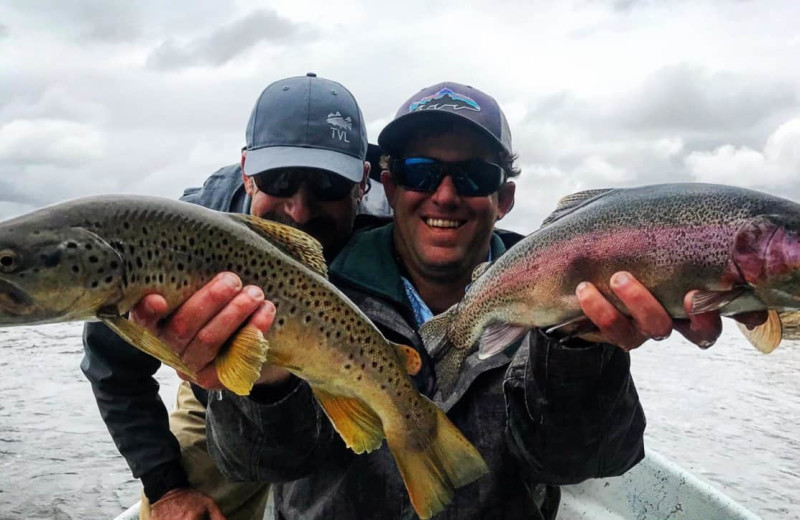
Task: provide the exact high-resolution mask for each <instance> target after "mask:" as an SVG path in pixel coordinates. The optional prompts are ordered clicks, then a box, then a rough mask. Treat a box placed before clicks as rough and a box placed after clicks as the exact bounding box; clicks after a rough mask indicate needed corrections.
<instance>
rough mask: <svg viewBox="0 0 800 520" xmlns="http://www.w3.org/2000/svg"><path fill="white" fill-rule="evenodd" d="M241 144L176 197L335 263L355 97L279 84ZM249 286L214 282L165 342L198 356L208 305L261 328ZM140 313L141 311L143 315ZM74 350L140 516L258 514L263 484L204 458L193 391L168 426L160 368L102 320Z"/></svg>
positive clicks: (202, 400)
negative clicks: (291, 230)
mask: <svg viewBox="0 0 800 520" xmlns="http://www.w3.org/2000/svg"><path fill="white" fill-rule="evenodd" d="M246 140H247V146H246V148H245V149H244V150H242V156H241V162H240V164H237V165H233V166H228V167H226V168H222V169H221V170H219V171H218V172H216V173H215V174H214V175H212V176H211V177H210V178H209V179H208V180H207V181H206V182H205V184H204V185H203V187H202V188H199V189H190V190H187V191H186V193H185V195H184V197H183V200H185V201H188V202H192V203H195V204H199V205H202V206H205V207H208V208H211V209H215V210H219V211H228V212H235V213H248V214H251V215H255V216H258V217H262V218H267V219H271V220H275V221H279V222H283V223H285V224H289V225H291V226H294V227H297V228H299V229H302V230H304V231H306V232H308V233H309V234H311V235H312V236H314V237H316V238H317V239H318V240H320V242H322V244H323V248H324V253H325V255H326V257H327V258H329V259H330V258H333V256H335V254H336V252H337V251H338V250H339V249H340V248H341V247H342V246H343V245H344V243H345V242H346V241H347V239H348V238H349V237H350V235H351V233H352V229H353V222H354V219H355V217H356V213H357V209H358V204H359V200H360V199H361V197H362V196H363V194H364V191H365V188H366V182H367V181H366V179H367V175H368V173H369V163H367V162H365V159H366V152H367V136H366V129H365V125H364V120H363V116H362V114H361V110H360V109H359V107H358V104H357V103H356V100H355V99H354V98H353V96H352V95H351V94H350V92H349V91H348V90H347V89H346V88H344V87H343V86H342V85H341V84H339V83H336V82H334V81H330V80H326V79H323V78H318V77H316V75H315V74H311V73H309V74H308V75H306V76H301V77H294V78H287V79H283V80H280V81H277V82H275V83H273V84H271V85H269V86H268V87H267V88H266V89H265V90H264V91H263V92H262V94H261V95H260V96H259V98H258V100H257V102H256V105H255V107H254V108H253V111H252V114H251V116H250V121H249V123H248V125H247V132H246ZM255 289H256V288H253V287H242V285H241V282H240V281H239V280H238V278H236V277H235V276H232V275H228V276H226V275H224V274H223V275H221V276H219V277H217V278H216V279H215V280H214V281H212V282H211V283H210V284H209V285H208V286H207V287H206V288H205V289H204V290H202V291H201V292H200V293H199V294H198V295H196V296H198V297H200V298H204V305H203V306H202V309H200V310H198V309H195V310H193V311H192V313H191V314H190V315H189V316H188V319H187V315H185V314H181V313H180V311H179V312H177V313H176V314H174V315H173V316H171V319H170V320H166V321H165V322H164V323H163V326H164V327H169V326H170V325H174V324H176V323H183V325H182V326H180V331H179V332H176V331H175V330H174V329H172V328H171V329H169V330H170V331H171V338H170V339H171V341H173V342H175V343H177V344H182V345H183V348H184V349H189V350H190V351H191V349H195V348H197V347H200V348H202V347H203V344H204V341H207V340H208V336H205V335H204V333H203V332H201V331H200V330H197V329H194V328H193V324H194V323H197V322H198V321H197V320H206V321H209V320H210V317H211V316H214V315H215V314H216V310H218V309H219V308H220V307H221V305H220V306H217V305H218V304H217V302H218V301H222V302H223V304H224V303H230V305H231V307H230V308H231V309H234V310H235V311H237V312H240V313H242V314H243V316H247V315H249V314H251V313H254V314H253V317H252V319H253V320H254V322H255V323H260V322H261V321H263V309H262V307H263V301H264V297H263V294H260V290H259V291H257V292H258V293H259V294H258V295H257V296H256V297H252V296H251V294H252V293H251V291H253V290H255ZM162 303H163V301H162V300H161V299H160V297H159V296H151V297H150V298H149V299H148V300H147V305H150V306H152V308H154V309H155V310H156V311H157V310H158V308H159V305H161V304H162ZM190 308H191V307H190ZM139 311H140V313H141V314H143V315H147V307H145V308H140V309H139ZM215 317H216V321H213V320H211V323H212V324H215V325H216V326H218V327H219V328H218V329H217V331H218V332H219V333H220V334H226V335H230V334H231V333H232V332H233V331H234V330H236V329H237V328H238V326H239V325H240V324H241V320H239V321H237V320H236V318H235V317H234V318H233V319H228V317H229V315H226V314H225V313H224V312H223V313H221V314H220V315H216V316H215ZM243 319H244V318H243ZM155 326H156V325H154V327H155ZM84 347H85V352H86V355H85V357H84V360H83V363H82V368H83V370H84V373H85V374H86V376H87V378H88V379H89V380H90V381H91V382H92V388H93V390H94V393H95V396H96V398H97V403H98V406H99V408H100V411H101V414H102V416H103V419H104V421H105V422H106V425H107V426H108V428H109V431H110V433H111V435H112V437H113V438H114V441H115V443H116V444H117V447H118V449H119V450H120V452H121V453H122V455H123V456H124V457H125V459H126V460H127V462H128V464H129V466H130V467H131V469H132V470H133V474H134V476H135V477H137V478H141V480H142V484H143V487H144V496H143V500H142V509H141V517H142V518H143V519H147V518H152V519H154V520H159V519H162V520H163V519H173V518H180V519H193V518H210V519H211V520H219V519H222V518H223V515H224V518H227V519H228V520H249V519H251V518H257V519H260V518H261V517H262V516H263V513H264V507H265V503H266V498H267V491H268V486H267V485H266V484H264V483H258V482H253V483H230V482H228V481H227V479H225V478H224V477H223V476H222V475H221V474H220V473H219V471H218V470H217V469H216V466H215V464H214V462H213V460H212V459H211V458H210V457H209V455H208V452H207V448H206V438H205V406H206V402H207V395H206V392H205V391H204V390H203V389H202V388H200V387H199V386H196V385H191V386H190V385H189V383H186V382H184V383H182V384H181V386H180V388H179V391H178V402H177V405H176V409H175V411H174V412H173V413H172V415H171V416H170V418H169V424H168V423H167V414H166V410H165V408H164V405H163V404H162V403H161V401H160V399H159V398H158V385H157V383H156V382H155V380H154V379H153V377H152V375H153V374H154V373H155V371H156V370H157V369H158V368H159V363H158V362H157V361H156V360H154V359H153V358H150V357H149V356H146V355H142V354H141V353H140V352H139V351H138V350H136V349H133V348H132V347H130V346H129V345H127V344H126V343H125V342H124V341H121V340H120V339H119V338H118V337H117V336H116V335H115V334H113V333H111V332H110V331H109V330H108V329H107V328H106V327H105V326H104V325H102V324H96V323H95V324H88V325H87V326H86V329H85V334H84ZM206 373H207V371H206ZM170 429H171V430H172V431H170ZM150 503H152V506H151V505H150Z"/></svg>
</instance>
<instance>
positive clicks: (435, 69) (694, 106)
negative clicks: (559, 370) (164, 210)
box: [0, 0, 800, 232]
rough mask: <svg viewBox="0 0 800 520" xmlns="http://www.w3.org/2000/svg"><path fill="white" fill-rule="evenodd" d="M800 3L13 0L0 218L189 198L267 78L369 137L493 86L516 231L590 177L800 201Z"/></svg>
mask: <svg viewBox="0 0 800 520" xmlns="http://www.w3.org/2000/svg"><path fill="white" fill-rule="evenodd" d="M797 20H800V3H798V2H787V1H769V0H763V1H758V2H756V1H745V0H691V1H689V0H686V1H684V0H669V1H667V0H662V1H655V0H653V1H647V0H617V1H611V0H608V1H606V0H574V1H571V2H570V1H564V2H551V1H547V2H545V1H537V0H534V1H527V0H525V1H524V0H487V1H480V0H479V1H472V2H459V3H456V2H430V1H421V0H404V1H403V2H391V3H389V2H378V1H358V0H337V1H336V2H317V1H311V0H279V1H273V2H261V3H260V4H259V3H258V2H235V1H224V0H193V1H191V2H188V1H187V2H180V1H176V2H161V1H157V0H141V1H137V2H129V1H107V0H84V1H79V0H73V1H61V0H3V2H2V3H0V218H5V217H9V216H11V215H15V214H19V213H22V212H24V211H27V210H30V209H33V208H35V207H39V206H42V205H45V204H49V203H52V202H56V201H59V200H63V199H67V198H72V197H76V196H80V195H84V194H89V193H120V192H125V193H146V194H154V195H162V196H166V197H177V196H179V195H180V194H181V193H182V189H183V188H184V187H186V186H191V185H198V184H200V183H202V181H203V180H204V179H205V178H206V177H207V176H208V175H209V174H210V173H212V172H213V171H214V170H216V169H217V168H219V167H221V166H224V165H226V164H230V163H233V162H235V161H236V160H237V159H238V154H239V149H240V147H241V146H242V145H243V143H244V129H245V125H246V123H247V119H248V116H249V113H250V110H251V108H252V106H253V103H254V102H255V99H256V98H257V96H258V95H259V93H260V92H261V90H262V89H263V88H264V87H265V86H266V85H267V84H269V83H270V82H272V81H274V80H276V79H279V78H282V77H286V76H294V75H302V74H305V73H306V72H308V71H314V72H316V73H317V74H318V75H320V76H323V77H327V78H330V79H335V80H337V81H339V82H341V83H343V84H344V85H345V86H347V87H348V88H349V89H350V90H351V91H352V92H353V93H354V94H355V96H356V98H357V99H358V100H359V103H360V104H361V107H362V110H363V112H364V115H365V117H366V119H367V121H368V122H369V126H368V128H369V135H370V138H371V140H373V141H374V140H375V139H376V138H377V135H378V133H379V131H380V129H381V128H382V127H383V125H385V124H386V123H387V122H388V121H389V120H390V119H391V117H392V115H393V114H394V112H395V111H396V109H397V108H398V106H399V105H400V104H401V103H402V102H403V101H404V100H405V99H406V98H408V97H410V96H411V94H413V93H415V92H416V91H417V90H419V89H420V88H422V87H424V86H428V85H430V84H433V83H437V82H439V81H442V80H452V81H458V82H461V83H466V84H470V85H473V86H475V87H477V88H479V89H481V90H484V91H485V92H487V93H489V94H491V95H493V96H494V97H495V98H497V100H498V101H499V102H500V104H501V105H502V106H503V108H504V110H505V112H506V115H507V116H508V119H509V122H510V125H511V130H512V134H513V136H514V145H515V148H516V151H517V152H518V153H519V162H520V166H521V167H522V170H523V174H522V177H521V178H520V179H519V180H518V190H517V204H516V207H515V209H514V211H513V212H512V213H511V215H509V217H508V218H507V220H506V221H504V223H503V224H504V225H505V227H509V228H512V229H516V230H518V231H523V232H525V231H532V230H533V229H535V228H536V227H538V225H539V222H540V221H541V219H542V217H543V216H544V215H545V214H546V213H548V212H549V211H550V210H551V209H552V207H553V205H554V204H555V201H556V200H557V198H559V197H560V196H563V195H565V194H567V193H569V192H572V191H576V190H579V189H587V188H595V187H605V186H628V185H639V184H649V183H658V182H672V181H706V182H721V183H729V184H737V185H742V186H750V187H755V188H759V189H763V190H767V191H771V192H774V193H778V194H783V195H785V196H789V197H792V198H795V199H797V200H800V183H798V178H800V67H798V66H797V56H800V33H798V31H797V27H796V26H797Z"/></svg>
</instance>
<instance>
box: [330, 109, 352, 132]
mask: <svg viewBox="0 0 800 520" xmlns="http://www.w3.org/2000/svg"><path fill="white" fill-rule="evenodd" d="M325 121H327V122H328V124H329V125H331V126H338V127H339V128H342V129H344V130H352V129H353V119H352V118H351V117H350V116H348V117H344V116H343V115H342V113H341V112H339V111H336V112H335V113H333V114H328V119H326V120H325Z"/></svg>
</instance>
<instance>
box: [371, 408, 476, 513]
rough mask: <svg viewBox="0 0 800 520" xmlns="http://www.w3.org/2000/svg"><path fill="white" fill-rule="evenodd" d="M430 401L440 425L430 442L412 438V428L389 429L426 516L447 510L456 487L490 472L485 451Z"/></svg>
mask: <svg viewBox="0 0 800 520" xmlns="http://www.w3.org/2000/svg"><path fill="white" fill-rule="evenodd" d="M426 404H427V405H428V406H430V411H431V412H432V413H435V414H436V426H435V427H434V428H431V430H430V431H431V432H432V435H433V436H432V437H431V438H430V439H428V443H427V445H422V446H420V445H419V443H417V442H409V439H408V438H407V435H409V432H408V429H405V430H406V431H404V432H403V433H404V434H396V433H391V432H387V434H388V435H387V444H388V445H389V449H390V450H391V451H392V455H394V458H395V461H396V462H397V467H398V468H399V469H400V475H401V476H402V477H403V482H404V483H405V485H406V489H407V490H408V495H409V498H410V499H411V504H412V505H413V506H414V510H415V511H416V512H417V514H418V515H419V517H420V518H423V519H424V518H430V517H432V516H433V515H435V514H436V513H438V512H440V511H441V510H443V509H444V508H445V506H447V504H448V503H449V502H450V501H451V500H452V498H453V495H454V493H455V490H456V488H459V487H462V486H465V485H467V484H469V483H470V482H473V481H475V480H477V479H478V478H480V477H482V476H483V475H485V474H487V473H488V472H489V468H488V466H487V465H486V462H485V461H484V460H483V457H481V454H480V453H479V452H478V450H477V449H476V448H475V446H473V445H472V443H470V442H469V440H467V438H466V437H464V435H463V434H462V433H461V432H460V431H459V430H458V428H456V427H455V425H454V424H453V423H452V422H450V419H448V418H447V416H446V415H445V413H444V412H443V411H442V410H440V409H439V408H438V407H437V406H436V405H434V404H433V403H432V402H430V401H429V400H427V399H426ZM413 433H417V432H413ZM412 441H413V439H412Z"/></svg>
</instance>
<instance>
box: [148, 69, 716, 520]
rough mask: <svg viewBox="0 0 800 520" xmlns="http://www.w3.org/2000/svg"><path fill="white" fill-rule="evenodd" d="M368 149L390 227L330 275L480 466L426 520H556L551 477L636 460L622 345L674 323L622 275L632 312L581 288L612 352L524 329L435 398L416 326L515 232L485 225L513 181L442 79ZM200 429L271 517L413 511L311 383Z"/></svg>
mask: <svg viewBox="0 0 800 520" xmlns="http://www.w3.org/2000/svg"><path fill="white" fill-rule="evenodd" d="M379 142H380V144H381V147H382V148H383V149H384V150H385V151H386V152H388V154H389V156H388V157H387V158H386V165H387V169H386V170H385V171H384V172H383V173H382V180H383V183H384V187H385V189H386V193H387V196H388V200H389V203H390V205H391V206H392V208H393V210H394V220H393V224H391V225H388V226H385V227H380V228H377V229H373V230H368V231H364V232H361V233H357V234H355V235H354V236H353V237H352V238H351V240H350V242H349V243H348V244H347V246H346V247H345V248H344V249H343V250H342V251H341V252H340V253H339V255H338V256H337V257H336V259H335V260H334V262H333V263H332V264H331V266H330V270H329V273H330V278H331V280H332V281H333V282H334V283H336V284H337V285H338V286H339V287H340V288H341V289H342V290H343V291H344V292H345V294H347V296H349V297H350V298H351V299H352V300H353V301H354V302H356V303H357V304H358V305H359V306H360V307H361V308H362V309H363V310H364V311H365V313H367V315H368V316H369V317H370V318H371V319H372V320H373V321H374V322H375V323H376V324H377V325H378V326H379V327H380V328H381V330H382V331H383V332H384V334H385V335H386V336H387V337H388V338H389V339H390V340H392V341H396V342H399V343H402V344H408V345H412V346H414V347H415V348H416V349H417V350H418V351H419V353H420V356H421V358H422V369H421V370H420V372H419V373H418V374H417V375H416V376H415V377H414V380H415V382H416V384H417V386H418V388H419V390H420V391H421V392H423V393H424V394H426V395H427V396H429V397H431V398H432V399H434V400H435V401H436V402H437V404H439V405H440V406H441V407H442V408H443V409H444V410H445V411H446V412H447V413H448V415H449V417H450V418H451V419H452V420H453V422H454V423H455V424H456V425H457V426H458V427H459V428H460V429H461V430H462V431H463V432H464V434H465V435H466V437H467V438H468V439H469V440H470V441H472V442H473V443H474V444H475V445H476V447H477V448H478V450H479V451H480V452H481V454H482V455H483V457H484V458H485V459H486V461H487V463H488V465H489V467H490V473H489V474H488V475H486V476H484V477H482V478H481V479H479V480H477V481H476V482H474V483H472V484H470V485H469V486H466V487H464V488H462V489H459V490H458V491H457V492H456V494H455V496H454V498H453V501H452V502H451V503H450V504H449V505H448V506H447V507H446V509H445V510H444V511H443V512H442V513H441V515H439V516H437V518H453V519H456V518H458V519H484V518H492V519H494V518H510V519H523V518H533V519H542V518H547V519H552V518H555V515H556V512H557V509H558V502H559V490H558V487H557V486H558V485H559V484H567V483H573V482H579V481H582V480H584V479H587V478H593V477H601V476H608V475H617V474H620V473H622V472H624V471H626V470H627V469H629V468H630V467H631V466H632V465H634V464H635V463H636V462H638V461H639V460H640V459H641V457H642V455H643V446H642V433H643V430H644V416H643V413H642V410H641V407H640V406H639V402H638V396H637V394H636V390H635V388H634V386H633V382H632V381H631V378H630V373H629V370H628V369H629V357H628V354H627V352H625V350H628V349H632V348H636V347H638V346H639V345H641V344H642V343H643V342H644V341H646V340H647V339H648V338H656V337H664V336H667V335H668V334H669V333H670V331H671V330H672V328H673V323H672V321H671V319H670V318H669V316H668V315H667V314H666V312H665V311H664V309H663V308H661V306H660V305H659V304H658V303H657V302H656V301H655V300H654V299H653V298H652V296H651V295H650V293H649V292H647V291H646V290H645V289H644V288H643V287H642V286H641V285H639V284H638V283H637V282H636V281H635V280H633V279H631V278H630V277H626V276H624V274H619V275H616V276H615V281H614V282H613V283H612V287H614V288H615V292H617V294H618V296H619V298H620V299H621V300H622V301H623V302H624V303H625V304H626V305H627V306H628V307H629V308H630V309H631V313H632V315H633V318H628V317H626V316H624V315H622V314H621V313H619V312H618V311H617V310H616V309H615V308H614V307H613V306H612V305H611V304H610V303H609V302H608V301H607V300H606V299H605V298H603V297H602V296H601V295H600V294H599V293H597V292H596V290H594V288H593V287H591V286H582V290H581V291H580V292H579V299H580V301H581V302H582V306H583V308H584V311H585V313H586V315H587V316H588V317H589V318H590V319H592V320H593V321H594V322H595V324H596V325H597V326H598V328H599V329H600V331H601V332H602V333H603V335H604V336H605V337H606V338H609V339H610V340H611V341H613V342H614V343H615V344H617V345H619V346H621V347H623V348H618V347H616V346H614V345H611V344H607V343H590V342H587V341H582V340H571V341H569V342H567V343H566V344H564V345H562V344H560V343H559V342H558V341H557V340H556V339H553V338H550V337H547V336H545V335H544V334H542V333H541V332H540V331H532V332H531V333H530V334H528V335H527V336H526V337H525V338H524V339H523V340H522V341H521V342H518V343H517V344H515V345H512V346H511V347H510V348H509V349H507V350H506V352H504V353H501V354H498V355H496V356H494V357H492V358H489V359H487V360H480V359H478V358H477V356H476V355H472V356H470V357H469V358H468V359H467V360H466V361H465V362H464V365H463V367H462V369H461V373H460V375H459V378H458V381H457V383H456V385H455V387H454V389H453V390H452V391H448V392H446V393H445V392H444V391H443V389H442V388H440V387H439V385H438V379H439V378H438V377H437V369H436V366H437V365H436V364H437V361H439V360H440V359H441V357H440V355H441V353H429V352H428V351H427V350H426V348H425V346H424V345H423V344H422V342H421V340H420V338H419V336H418V334H417V330H418V329H419V327H420V326H421V324H422V323H424V322H425V321H426V320H427V319H429V318H430V317H431V316H432V315H434V314H437V313H439V312H442V311H443V310H445V309H447V308H448V307H449V306H450V305H452V304H454V303H456V302H458V300H459V299H460V298H461V296H462V295H463V293H464V290H465V288H466V286H467V284H468V283H469V281H470V277H471V274H472V271H473V269H474V268H475V267H476V266H477V265H478V264H479V263H481V262H484V261H486V260H491V259H494V258H497V257H499V256H500V255H502V254H503V253H504V252H505V250H506V248H507V247H509V246H510V245H511V244H513V243H514V242H515V241H517V240H519V238H520V237H519V236H514V235H509V234H502V233H498V232H495V231H494V226H495V223H496V222H497V221H498V220H499V219H501V218H503V217H504V216H505V214H506V213H507V212H508V211H510V210H511V208H512V206H513V204H514V190H515V188H514V183H513V181H510V180H509V179H513V178H514V177H516V176H517V175H518V174H519V171H518V170H517V169H516V168H514V166H513V160H514V156H513V153H512V148H511V136H510V132H509V131H508V126H507V124H506V121H505V117H504V116H503V113H502V111H501V110H500V107H499V106H498V105H497V103H496V101H495V100H494V99H492V98H491V97H489V96H487V95H486V94H484V93H483V92H480V91H479V90H477V89H474V88H471V87H468V86H465V85H460V84H457V83H444V84H439V85H435V86H433V87H430V88H428V89H424V90H423V91H421V92H419V93H418V94H416V95H415V96H413V97H412V98H411V99H410V100H409V101H408V102H406V103H404V104H403V105H402V107H401V109H400V111H399V112H398V114H397V116H396V118H395V119H394V120H393V121H392V122H391V123H390V124H389V125H388V126H387V127H386V128H385V129H384V131H383V132H382V133H381V135H380V138H379ZM268 296H269V295H267V298H268ZM274 316H275V311H274V308H273V309H270V312H269V313H268V315H264V316H261V315H259V313H256V315H254V317H253V318H252V319H251V323H253V324H254V325H256V326H258V327H259V328H261V329H262V330H264V331H266V330H267V329H268V328H269V326H270V324H271V322H272V319H273V318H274ZM240 319H245V318H244V316H240ZM692 325H693V329H692V330H686V329H682V331H683V332H685V333H686V335H687V336H688V337H689V338H690V339H691V340H692V341H694V342H696V343H698V344H700V343H706V342H710V341H713V339H715V338H716V337H717V335H718V334H719V333H720V327H719V323H718V316H702V317H697V318H693V323H692ZM676 327H677V326H676ZM154 332H156V333H159V332H160V333H162V335H163V330H162V331H159V330H157V329H154ZM214 352H216V351H214ZM210 358H213V355H212V356H210ZM207 383H208V386H209V387H211V388H219V385H218V382H217V381H213V380H211V379H209V380H208V381H207ZM207 427H208V429H209V450H210V451H211V453H212V455H214V457H215V459H216V460H217V462H218V464H219V465H220V468H221V469H222V470H223V471H224V472H225V473H226V474H228V475H230V476H232V477H233V478H236V479H240V480H262V481H267V482H273V483H275V487H274V491H275V507H276V509H275V515H276V518H277V519H281V520H283V519H287V518H304V519H323V518H324V519H328V518H336V519H349V518H354V519H355V518H384V519H399V518H403V519H405V518H415V517H416V516H415V514H414V510H413V509H412V507H411V505H410V503H409V500H408V497H407V494H406V492H405V488H404V485H403V483H402V481H401V480H400V477H399V473H398V471H397V468H396V465H395V463H394V461H393V459H392V456H391V454H390V453H389V451H388V449H387V448H386V446H385V445H383V446H382V447H380V448H379V449H377V450H375V451H373V452H372V453H369V454H362V455H354V454H353V453H352V452H350V451H348V450H347V449H346V448H345V447H344V444H343V443H342V442H341V440H340V438H339V437H338V435H337V434H336V433H335V432H334V431H333V428H332V426H331V424H330V422H329V421H328V420H327V418H326V417H325V414H324V413H322V411H321V409H320V408H319V405H318V404H317V403H316V401H315V400H314V399H313V396H312V394H311V391H310V390H309V387H308V385H306V384H305V383H303V382H302V381H300V380H299V379H297V378H295V377H294V376H291V375H290V374H289V373H287V372H286V371H285V370H282V369H280V368H278V367H271V366H265V367H264V369H263V370H262V377H261V379H260V380H259V382H258V384H257V385H256V386H255V387H254V389H253V393H252V394H251V395H250V396H247V397H239V396H235V395H233V394H232V393H230V392H227V391H224V390H222V391H219V392H214V393H213V397H212V398H211V399H210V401H209V406H208V419H207Z"/></svg>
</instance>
